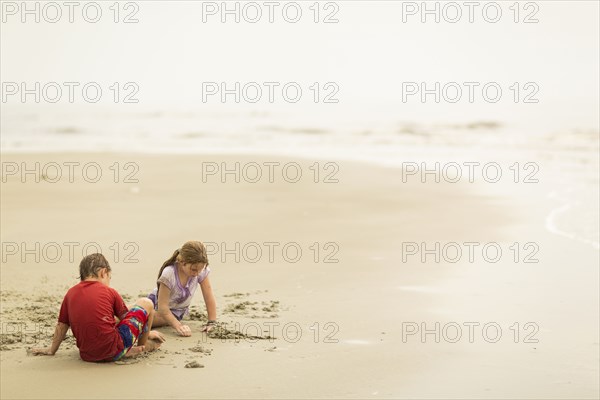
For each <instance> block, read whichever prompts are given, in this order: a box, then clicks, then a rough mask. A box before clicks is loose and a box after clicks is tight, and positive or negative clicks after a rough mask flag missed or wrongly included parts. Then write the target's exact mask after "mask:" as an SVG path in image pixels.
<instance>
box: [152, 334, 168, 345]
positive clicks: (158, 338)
mask: <svg viewBox="0 0 600 400" xmlns="http://www.w3.org/2000/svg"><path fill="white" fill-rule="evenodd" d="M148 339H152V340H156V341H157V342H160V343H163V342H164V341H165V340H167V339H165V337H164V335H163V334H162V333H160V332H158V331H150V333H149V334H148Z"/></svg>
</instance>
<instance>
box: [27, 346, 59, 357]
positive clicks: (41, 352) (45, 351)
mask: <svg viewBox="0 0 600 400" xmlns="http://www.w3.org/2000/svg"><path fill="white" fill-rule="evenodd" d="M29 352H30V354H32V355H34V356H53V355H54V353H53V352H52V350H50V347H48V348H45V349H40V348H35V349H31V350H29Z"/></svg>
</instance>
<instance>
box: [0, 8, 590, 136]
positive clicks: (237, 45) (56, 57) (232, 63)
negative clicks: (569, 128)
mask: <svg viewBox="0 0 600 400" xmlns="http://www.w3.org/2000/svg"><path fill="white" fill-rule="evenodd" d="M6 3H11V2H4V4H3V11H4V12H3V18H4V19H6V22H5V23H3V24H2V31H1V59H2V61H1V74H2V81H3V82H22V81H25V82H34V81H40V82H48V81H56V82H62V81H80V82H89V81H96V82H107V83H106V86H108V85H109V84H110V82H128V81H132V82H136V83H137V84H138V85H139V87H140V92H139V94H138V95H137V98H139V99H140V102H141V104H140V105H142V104H143V105H144V106H147V107H149V108H157V107H159V108H170V109H173V108H177V107H190V106H192V107H196V106H204V107H208V106H207V105H206V104H204V105H203V104H202V103H201V91H202V82H213V81H214V82H222V81H225V82H230V83H232V82H236V81H239V82H242V84H243V83H245V82H251V81H255V82H265V81H278V82H281V83H282V84H283V83H285V82H290V81H294V82H299V83H300V84H301V85H302V87H303V88H304V89H305V90H308V87H309V86H310V85H311V83H312V82H320V83H322V84H323V83H325V82H335V83H336V84H337V85H338V86H339V88H340V91H339V93H338V94H337V95H336V97H337V98H338V99H339V100H340V103H339V104H337V105H331V107H330V109H329V110H331V111H336V112H339V113H348V112H351V113H358V114H360V113H361V112H365V113H377V112H379V113H381V114H382V115H387V114H390V113H401V114H402V116H404V117H406V118H411V117H415V118H426V117H427V116H428V114H430V113H435V114H436V116H437V117H442V118H443V117H444V116H447V117H448V118H452V117H453V116H456V115H457V114H460V115H463V114H465V113H466V114H469V113H471V114H473V115H474V116H475V115H476V116H483V117H490V118H493V117H494V116H499V117H501V118H508V117H512V118H517V119H518V118H526V119H528V118H529V119H533V120H535V119H543V118H546V119H547V118H548V117H549V115H554V118H558V119H561V120H565V121H567V120H568V121H571V122H572V123H573V124H575V125H576V124H579V125H581V126H583V127H592V128H594V127H597V126H598V108H599V103H598V87H599V82H598V71H599V53H598V51H599V50H598V49H599V39H598V38H599V27H598V12H599V7H598V2H596V1H582V2H577V1H568V2H567V1H564V2H563V1H546V2H535V5H536V6H537V8H538V9H535V8H533V6H528V7H529V8H527V9H525V6H524V4H525V2H522V3H521V4H520V14H519V19H520V20H522V19H524V17H525V16H526V15H528V14H530V13H532V12H534V11H535V14H534V15H533V17H534V18H537V19H538V20H539V22H538V23H531V24H527V23H523V22H522V21H521V22H519V23H515V22H514V21H513V18H514V12H513V10H511V9H509V7H510V6H511V4H513V2H498V4H500V5H501V9H502V12H503V14H502V17H501V19H500V21H499V22H498V23H495V24H494V23H488V22H486V21H485V20H484V18H483V14H482V6H479V7H478V8H475V10H474V14H473V17H474V20H475V22H474V23H469V22H468V15H467V14H466V13H467V12H468V8H467V7H464V6H461V11H462V12H463V16H462V18H461V20H460V21H459V22H457V23H450V22H448V21H445V20H444V18H443V14H441V16H442V20H441V21H440V23H435V22H434V21H433V18H434V17H433V16H431V15H430V16H428V17H427V18H428V21H427V22H426V23H422V22H421V21H420V17H421V14H419V13H418V12H417V14H416V15H408V14H405V15H404V17H405V18H406V22H403V7H404V11H408V10H409V9H407V7H409V8H410V7H411V5H409V4H408V3H409V2H392V1H388V2H375V1H369V2H360V1H341V2H335V4H334V5H328V6H327V8H325V3H326V2H321V3H320V5H319V8H320V15H319V18H320V19H322V18H324V16H325V15H327V14H329V13H331V12H334V11H335V14H334V17H335V18H337V19H338V20H339V22H338V23H333V24H325V23H314V22H313V17H314V13H313V11H312V10H311V9H309V7H311V4H312V3H313V2H299V3H298V4H300V6H301V9H302V12H303V15H302V18H301V20H300V22H298V23H295V24H292V23H288V22H285V20H284V19H283V17H282V11H281V9H282V6H283V5H285V4H286V3H287V2H280V3H279V7H278V8H276V9H275V12H274V18H275V23H269V22H268V20H267V19H268V16H267V15H266V13H267V12H268V8H267V7H266V6H263V4H264V2H257V4H259V5H260V6H261V11H262V12H263V16H262V19H261V20H260V21H259V22H257V23H254V24H253V23H249V22H246V21H244V18H243V14H240V16H241V17H242V20H241V22H240V23H235V22H234V21H233V18H234V17H233V16H228V18H229V19H228V22H226V23H221V21H220V14H218V13H217V14H216V15H205V17H206V18H207V22H203V21H202V20H203V12H202V11H203V7H205V10H206V9H207V8H206V7H212V5H210V6H209V5H207V4H208V3H207V2H190V1H187V2H183V1H182V2H179V1H169V2H166V1H145V2H135V4H136V5H137V7H138V8H139V9H138V10H135V9H134V8H133V6H131V7H130V8H128V9H121V13H120V15H119V17H120V18H123V17H124V16H125V15H126V14H129V12H131V11H136V12H135V15H134V17H135V18H137V19H138V20H139V22H138V23H133V24H124V23H114V22H113V21H112V18H113V16H114V15H113V12H112V11H111V10H110V9H109V7H110V5H111V4H112V2H106V3H102V11H103V15H102V18H101V19H100V21H99V22H98V23H95V24H94V23H88V22H85V21H84V20H83V18H82V14H81V11H79V10H75V13H74V18H75V22H74V23H69V22H68V19H67V14H66V13H67V11H68V10H67V8H66V7H63V8H62V11H63V16H62V19H61V20H60V21H59V22H57V23H48V22H46V21H44V20H43V18H42V21H41V22H40V23H35V22H33V16H27V18H28V22H26V23H22V22H21V20H20V16H21V14H20V10H19V11H18V12H17V14H16V15H8V14H7V12H6V7H7V6H6ZM203 3H204V4H203ZM434 3H435V2H429V3H428V4H429V5H430V7H432V8H433V7H434V6H435V4H434ZM463 3H464V2H458V3H457V4H459V5H461V4H463ZM486 3H489V2H480V4H481V5H485V4H486ZM13 4H16V5H17V6H20V4H21V2H16V3H13ZM29 4H32V3H29ZM59 4H62V3H61V2H59ZM82 4H83V3H82ZM212 4H214V5H216V6H220V5H221V2H218V3H212ZM228 4H229V6H230V7H232V8H233V7H234V2H229V3H228ZM412 4H416V5H417V6H420V4H421V2H417V3H412ZM444 4H445V3H444V2H442V3H439V7H440V10H441V9H442V7H443V6H444ZM121 5H123V3H121ZM243 6H244V3H240V9H241V8H242V7H243ZM31 7H33V5H32V6H31ZM336 7H337V9H336ZM12 10H13V9H12V8H11V9H9V11H11V13H12ZM50 11H52V10H50V9H49V10H48V12H50ZM247 11H248V13H250V14H248V15H249V16H250V18H252V17H253V15H254V11H253V10H252V9H250V8H248V9H247ZM288 11H289V14H288V15H292V16H293V15H294V12H293V9H292V10H288ZM446 12H447V13H449V14H447V15H448V16H449V18H452V17H453V16H454V10H452V9H447V10H446ZM90 14H91V15H93V13H92V12H91V11H90ZM50 15H51V17H52V16H53V15H54V11H52V13H51V14H50ZM489 15H491V16H493V15H494V12H493V10H491V11H489ZM453 81H454V82H459V83H462V82H480V83H481V84H482V85H483V84H485V83H486V82H498V83H499V84H500V85H501V86H502V88H503V89H504V90H505V92H504V94H503V98H502V101H501V102H500V103H499V104H493V105H490V104H489V103H487V102H485V101H483V100H482V99H481V92H480V91H479V92H477V91H476V92H475V93H476V95H477V98H478V99H479V100H477V99H476V101H475V104H469V103H468V102H467V101H466V100H462V101H460V102H459V103H457V104H449V103H445V104H441V105H436V104H432V103H431V102H430V103H429V104H427V107H424V106H423V104H420V103H419V101H418V96H416V97H414V98H413V100H414V101H413V102H408V103H402V96H401V93H402V83H403V82H429V83H430V84H431V85H433V82H441V83H442V85H443V84H444V83H447V82H453ZM514 82H520V83H521V85H523V84H524V83H526V82H535V83H536V84H537V85H538V86H539V89H540V90H539V92H538V93H537V94H536V96H535V97H536V98H538V99H539V100H540V102H539V103H538V104H514V102H512V101H509V100H510V99H511V98H512V95H513V93H512V92H510V90H509V87H510V86H511V85H512V84H513V83H514ZM465 90H466V87H465ZM522 94H523V95H524V94H527V91H524V92H522ZM463 95H464V96H465V99H466V92H465V93H464V94H463ZM306 97H308V93H307V94H306ZM7 104H11V103H10V102H9V103H7ZM220 106H223V105H222V104H218V101H215V102H213V103H212V104H211V105H210V107H215V108H218V107H220ZM227 106H228V107H232V106H231V105H227ZM285 106H286V104H285V103H282V102H279V103H276V104H274V105H271V104H266V103H265V102H259V103H258V104H255V105H249V107H254V108H256V109H271V108H274V107H275V108H276V107H285ZM306 107H307V108H308V109H310V107H312V105H311V104H308V102H307V104H306Z"/></svg>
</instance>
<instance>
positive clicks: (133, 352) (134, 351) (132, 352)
mask: <svg viewBox="0 0 600 400" xmlns="http://www.w3.org/2000/svg"><path fill="white" fill-rule="evenodd" d="M144 347H146V346H133V347H132V348H131V349H129V351H128V352H127V353H126V354H125V355H124V356H123V358H133V357H137V356H139V355H140V354H142V353H143V352H144Z"/></svg>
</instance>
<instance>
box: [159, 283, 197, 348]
mask: <svg viewBox="0 0 600 400" xmlns="http://www.w3.org/2000/svg"><path fill="white" fill-rule="evenodd" d="M170 298H171V289H169V288H168V287H167V286H166V285H165V284H163V283H161V284H160V289H159V290H158V315H160V317H161V318H162V319H163V320H164V321H166V322H167V323H168V324H169V325H171V326H172V327H173V328H174V329H175V330H176V331H177V333H179V334H180V335H181V336H191V335H192V330H191V329H190V327H189V326H187V325H183V324H182V323H181V322H180V321H178V320H177V318H175V316H174V315H173V313H172V312H171V309H170V308H169V299H170Z"/></svg>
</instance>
